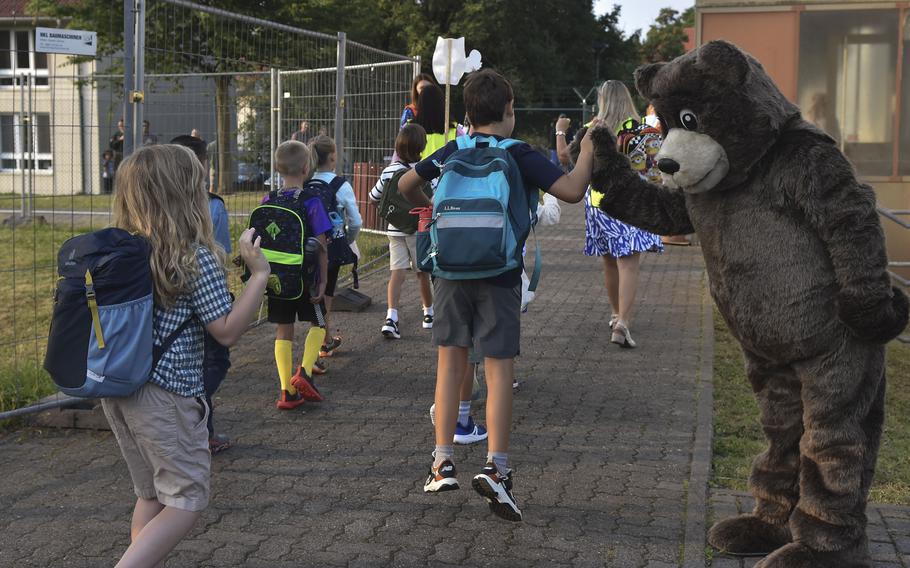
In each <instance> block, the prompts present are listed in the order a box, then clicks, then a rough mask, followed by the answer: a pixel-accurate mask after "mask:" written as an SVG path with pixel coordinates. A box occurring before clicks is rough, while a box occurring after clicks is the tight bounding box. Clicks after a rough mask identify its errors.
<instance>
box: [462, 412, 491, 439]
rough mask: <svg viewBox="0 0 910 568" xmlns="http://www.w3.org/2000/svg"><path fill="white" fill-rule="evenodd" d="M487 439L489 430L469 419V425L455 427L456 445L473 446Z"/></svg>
mask: <svg viewBox="0 0 910 568" xmlns="http://www.w3.org/2000/svg"><path fill="white" fill-rule="evenodd" d="M486 439H487V429H486V428H484V427H483V426H480V425H479V424H475V423H474V419H473V418H471V417H468V425H467V426H462V425H461V424H456V425H455V443H456V444H473V443H475V442H480V441H482V440H486Z"/></svg>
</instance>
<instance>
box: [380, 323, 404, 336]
mask: <svg viewBox="0 0 910 568" xmlns="http://www.w3.org/2000/svg"><path fill="white" fill-rule="evenodd" d="M381 331H382V334H383V335H384V336H386V338H388V339H401V334H400V333H398V322H397V321H395V320H393V319H392V318H388V319H386V320H385V325H383V326H382V330H381Z"/></svg>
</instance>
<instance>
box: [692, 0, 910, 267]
mask: <svg viewBox="0 0 910 568" xmlns="http://www.w3.org/2000/svg"><path fill="white" fill-rule="evenodd" d="M713 39H726V40H729V41H731V42H733V43H735V44H737V45H739V46H740V47H741V48H743V49H744V50H746V51H748V52H749V53H751V54H752V55H753V56H755V57H756V58H757V59H758V60H759V61H761V63H762V65H763V66H764V67H765V69H766V70H767V71H768V73H769V74H770V75H771V77H772V78H773V79H774V80H775V82H776V83H777V84H778V86H779V87H780V89H781V91H783V93H784V94H785V95H786V96H787V97H788V98H789V99H790V100H792V101H794V102H796V103H797V104H799V106H800V108H802V111H803V115H804V116H805V117H806V118H807V119H808V120H810V121H812V122H814V123H815V124H817V125H818V126H820V127H821V128H823V129H825V130H826V131H827V132H828V133H829V134H831V135H832V136H833V137H834V138H835V139H837V141H838V143H839V144H840V146H841V149H842V150H843V151H844V153H845V154H846V155H847V156H848V157H849V158H850V160H851V161H852V162H853V164H854V166H855V167H856V169H857V171H858V172H859V174H860V176H861V177H862V179H863V180H864V181H866V182H867V183H869V184H871V185H872V186H873V187H875V190H876V194H877V196H878V200H879V203H880V204H881V205H883V206H885V207H888V208H890V209H895V210H910V3H908V2H894V1H891V2H880V1H869V0H865V1H862V0H859V1H858V0H852V1H847V0H795V1H794V0H790V1H784V0H696V42H697V44H698V45H701V44H703V43H705V42H707V41H710V40H713ZM904 218H905V219H906V220H908V221H910V216H905V217H904ZM883 225H884V226H885V229H886V232H887V237H888V245H889V254H890V255H891V258H892V260H898V261H910V231H906V230H904V229H901V228H900V227H899V226H898V225H897V224H895V223H891V222H889V221H885V222H884V223H883ZM904 275H905V276H910V274H907V273H905V274H904Z"/></svg>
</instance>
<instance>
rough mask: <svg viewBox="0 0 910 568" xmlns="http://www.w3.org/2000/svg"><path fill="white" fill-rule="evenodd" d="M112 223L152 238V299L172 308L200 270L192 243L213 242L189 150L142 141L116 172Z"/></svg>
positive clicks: (219, 254) (200, 174)
mask: <svg viewBox="0 0 910 568" xmlns="http://www.w3.org/2000/svg"><path fill="white" fill-rule="evenodd" d="M113 211H114V226H115V227H119V228H121V229H124V230H126V231H130V232H132V233H138V234H139V235H142V236H143V237H145V238H146V239H148V240H149V243H150V244H151V257H152V258H151V269H152V279H153V280H154V284H155V303H156V304H157V305H158V306H160V307H162V308H164V309H170V308H172V307H174V305H175V304H176V303H177V298H178V297H179V296H185V295H188V294H190V293H192V291H193V286H194V285H195V283H196V278H198V276H199V264H198V262H197V260H196V247H197V246H200V245H201V246H204V247H206V248H208V249H209V250H211V251H212V252H213V253H214V254H215V256H216V258H218V260H219V261H220V263H221V264H222V266H223V264H224V257H225V253H224V249H222V248H221V246H220V245H218V244H217V243H216V242H215V238H214V235H213V231H212V218H211V215H210V214H209V206H208V195H206V191H205V172H204V171H203V168H202V164H201V163H199V160H198V159H197V158H196V156H195V155H193V152H192V151H191V150H189V149H188V148H184V147H183V146H178V145H176V144H158V145H154V146H143V147H142V148H139V149H137V150H136V151H135V152H133V154H132V155H130V156H129V157H128V158H126V159H125V160H123V162H122V163H121V164H120V167H119V168H118V169H117V176H116V177H115V178H114V203H113Z"/></svg>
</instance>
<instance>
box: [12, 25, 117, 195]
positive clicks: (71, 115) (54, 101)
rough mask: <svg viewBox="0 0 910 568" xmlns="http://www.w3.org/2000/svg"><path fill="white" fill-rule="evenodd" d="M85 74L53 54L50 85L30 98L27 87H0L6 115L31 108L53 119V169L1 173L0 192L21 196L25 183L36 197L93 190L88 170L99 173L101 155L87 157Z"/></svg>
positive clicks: (39, 88)
mask: <svg viewBox="0 0 910 568" xmlns="http://www.w3.org/2000/svg"><path fill="white" fill-rule="evenodd" d="M5 29H10V28H9V27H6V28H5ZM23 29H24V28H23ZM30 29H33V28H30ZM83 67H84V66H83ZM79 73H80V70H79V68H78V67H77V66H74V65H72V64H71V63H70V62H69V58H68V57H66V56H62V55H55V54H48V75H49V80H48V85H46V86H41V85H34V86H33V87H32V89H31V93H30V94H29V91H28V89H27V88H22V87H18V86H0V113H2V114H18V113H19V112H20V111H22V110H23V109H24V111H25V114H27V113H28V109H29V104H31V112H32V114H48V115H49V117H50V146H51V154H52V160H53V164H52V169H51V170H49V171H47V170H44V171H43V170H37V169H36V170H34V171H33V172H29V171H21V170H20V171H0V193H15V194H20V195H21V194H22V191H23V180H24V182H25V190H26V191H28V190H29V187H31V192H32V193H34V194H36V195H52V194H58V195H70V194H74V193H83V192H88V191H90V188H89V189H86V185H87V184H86V179H87V178H86V177H85V176H84V174H85V173H86V172H85V171H84V168H91V167H95V168H96V169H97V168H98V167H99V166H98V165H97V164H99V163H100V157H99V156H97V155H93V154H92V153H89V154H83V148H84V140H85V133H84V132H83V130H82V127H83V125H84V122H85V116H84V115H83V111H84V109H83V107H82V97H83V96H84V94H85V90H84V88H80V86H79V83H78V81H77V80H76V79H77V77H78V75H79ZM86 149H87V148H86ZM87 162H90V163H87Z"/></svg>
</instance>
